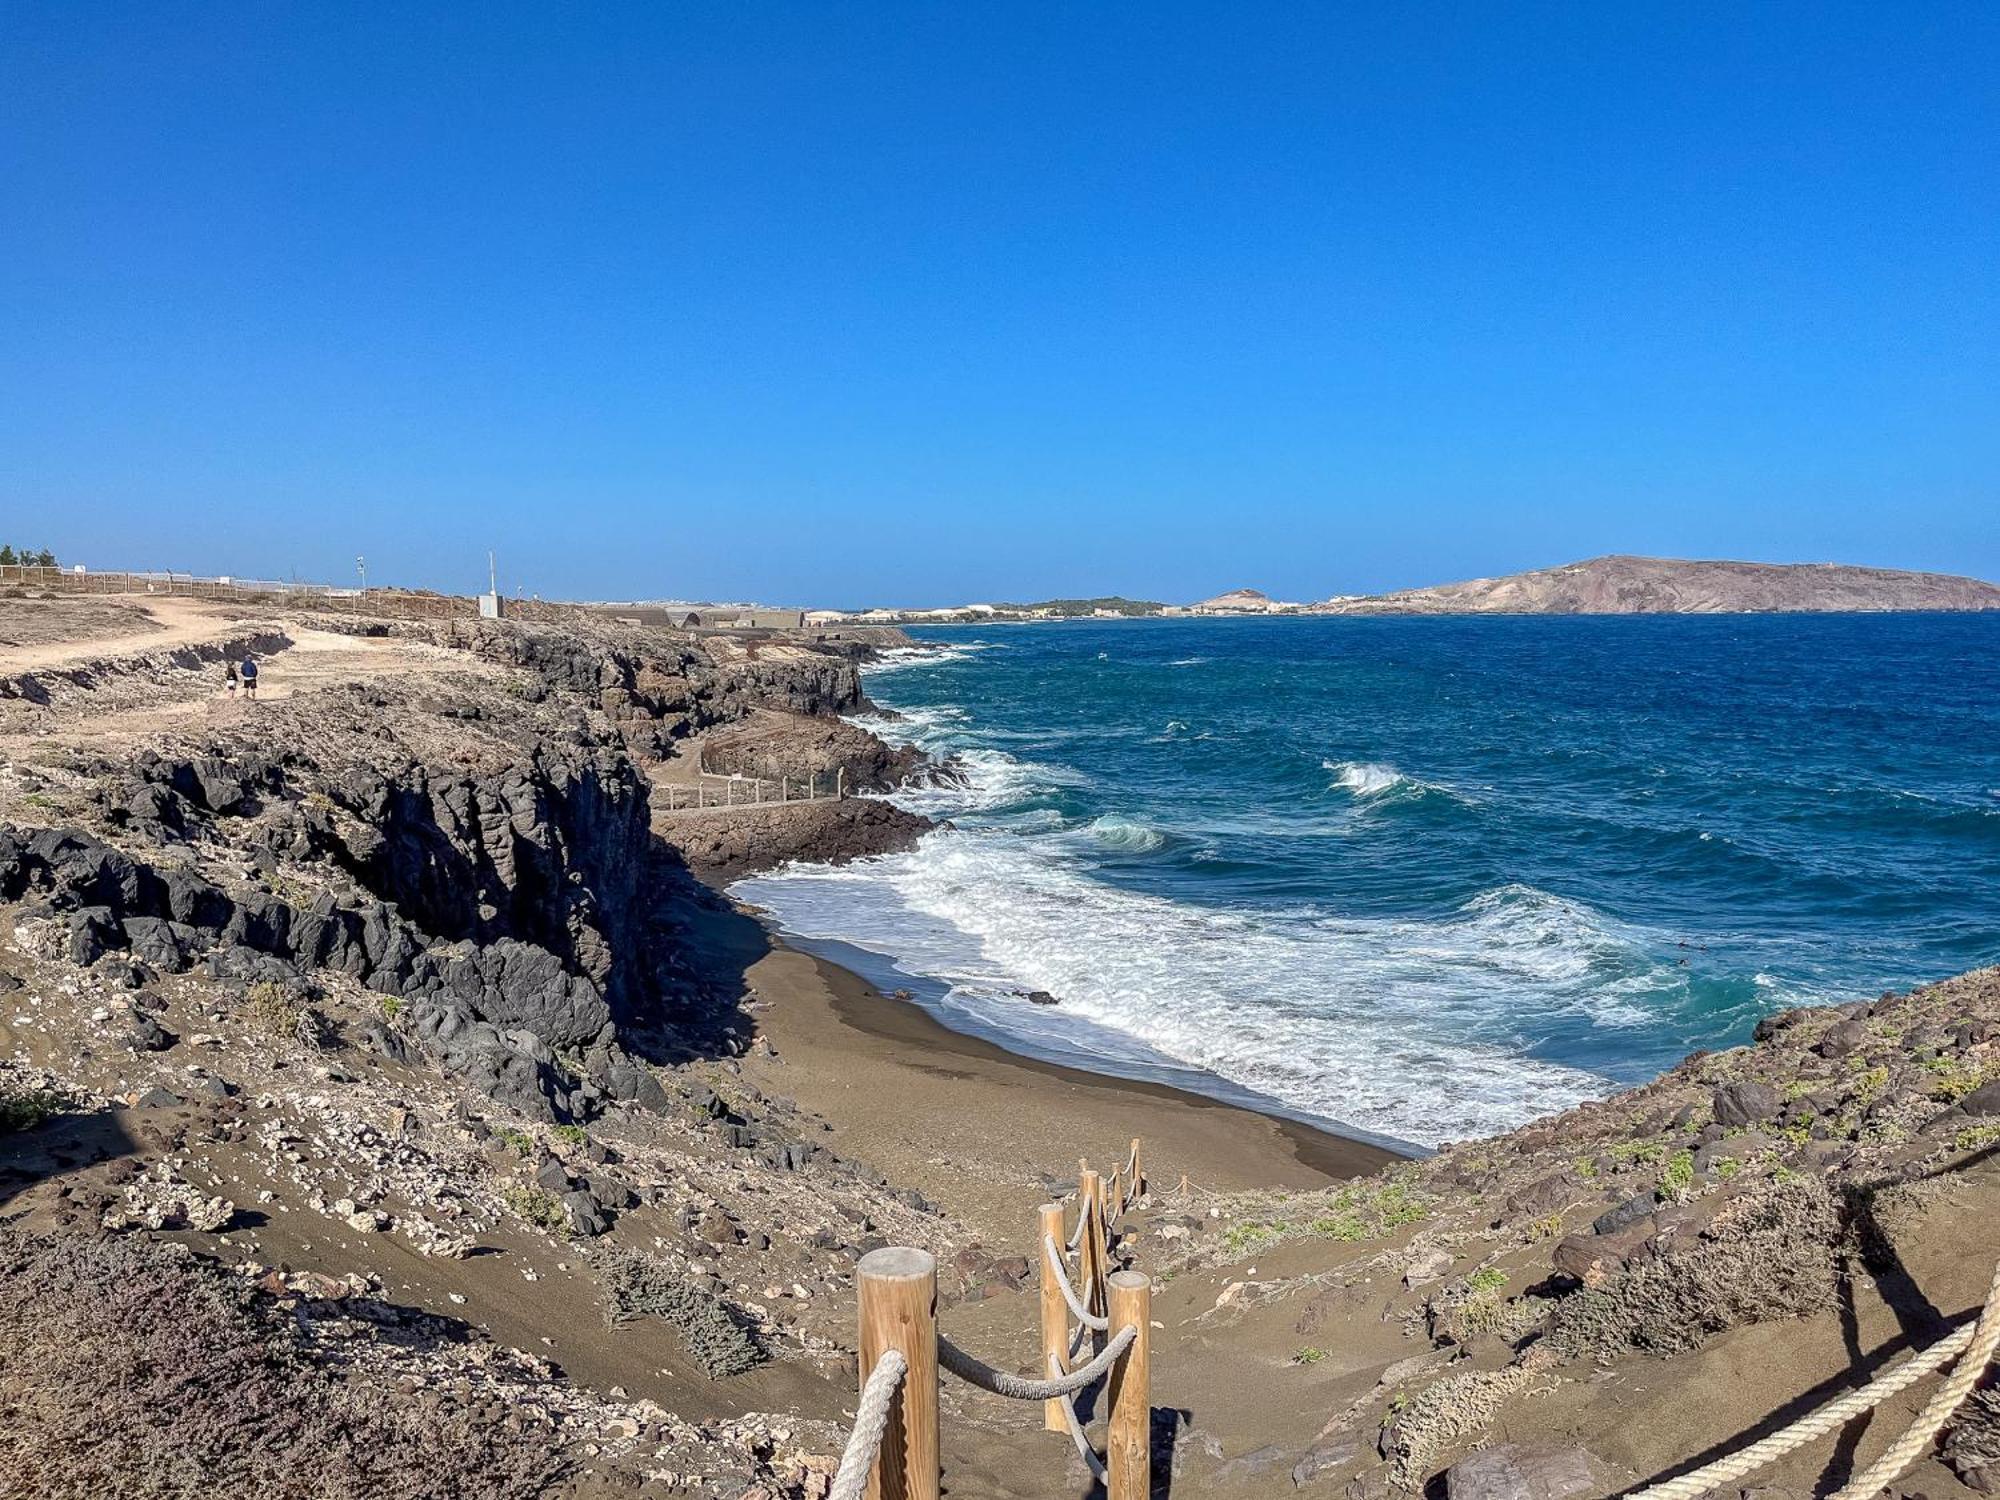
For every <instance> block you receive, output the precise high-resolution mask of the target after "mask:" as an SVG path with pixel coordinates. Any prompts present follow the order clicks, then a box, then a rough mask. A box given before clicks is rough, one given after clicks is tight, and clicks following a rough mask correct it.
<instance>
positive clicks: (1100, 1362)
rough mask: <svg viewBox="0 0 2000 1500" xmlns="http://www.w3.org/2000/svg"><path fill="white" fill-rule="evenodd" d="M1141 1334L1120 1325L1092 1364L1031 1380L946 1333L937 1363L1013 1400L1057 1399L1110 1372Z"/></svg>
mask: <svg viewBox="0 0 2000 1500" xmlns="http://www.w3.org/2000/svg"><path fill="white" fill-rule="evenodd" d="M1138 1336H1139V1331H1138V1330H1137V1329H1136V1328H1131V1327H1126V1328H1121V1329H1119V1330H1118V1331H1117V1332H1116V1333H1115V1334H1113V1335H1112V1336H1111V1339H1110V1341H1109V1342H1108V1343H1106V1344H1105V1346H1104V1350H1103V1352H1102V1353H1100V1354H1099V1355H1098V1356H1097V1357H1096V1358H1095V1359H1093V1360H1091V1362H1090V1363H1089V1364H1087V1365H1078V1366H1077V1367H1076V1368H1075V1369H1074V1370H1071V1371H1070V1372H1069V1373H1068V1374H1066V1375H1058V1376H1056V1377H1055V1378H1054V1379H1051V1380H1029V1379H1028V1378H1026V1377H1025V1376H1021V1375H1010V1374H1008V1373H1007V1372H1006V1371H1005V1370H1000V1369H995V1368H994V1367H993V1366H992V1365H989V1364H988V1363H986V1361H985V1360H983V1359H980V1358H978V1357H976V1356H974V1355H971V1354H967V1353H966V1352H965V1351H964V1350H963V1349H961V1348H959V1347H958V1345H956V1344H954V1343H953V1342H952V1341H951V1340H950V1339H948V1338H946V1337H945V1336H944V1335H943V1334H939V1335H938V1363H939V1364H941V1365H943V1366H944V1367H945V1369H947V1370H949V1371H951V1373H952V1374H954V1375H956V1376H957V1377H958V1378H959V1379H960V1380H963V1381H964V1382H965V1383H966V1384H967V1385H976V1386H978V1387H979V1388H980V1389H981V1390H982V1391H991V1392H992V1393H993V1394H994V1395H996V1396H1005V1397H1006V1398H1007V1399H1008V1400H1010V1401H1058V1400H1061V1399H1062V1398H1063V1397H1065V1396H1074V1395H1075V1394H1076V1393H1077V1392H1078V1391H1081V1390H1085V1389H1087V1388H1088V1387H1090V1386H1093V1385H1095V1384H1097V1380H1098V1377H1099V1376H1101V1375H1106V1374H1109V1373H1110V1370H1111V1367H1112V1366H1113V1365H1115V1364H1117V1363H1118V1361H1119V1360H1120V1359H1122V1358H1124V1355H1125V1351H1126V1350H1127V1349H1130V1348H1131V1347H1132V1341H1133V1340H1134V1339H1136V1338H1137V1337H1138Z"/></svg>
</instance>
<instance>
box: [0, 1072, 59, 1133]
mask: <svg viewBox="0 0 2000 1500" xmlns="http://www.w3.org/2000/svg"><path fill="white" fill-rule="evenodd" d="M61 1110H62V1101H61V1100H60V1099H59V1098H57V1097H56V1096H55V1095H54V1094H51V1093H47V1092H44V1091H42V1090H38V1089H29V1088H22V1087H19V1086H17V1085H7V1084H0V1135H5V1134H7V1133H8V1132H9V1131H14V1130H33V1129H34V1128H35V1127H36V1126H37V1125H39V1124H41V1123H42V1121H44V1120H46V1119H48V1118H49V1117H50V1116H51V1115H55V1114H59V1113H61Z"/></svg>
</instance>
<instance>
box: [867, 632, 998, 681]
mask: <svg viewBox="0 0 2000 1500" xmlns="http://www.w3.org/2000/svg"><path fill="white" fill-rule="evenodd" d="M1000 645H1001V642H999V641H951V642H949V643H947V644H940V645H933V644H925V645H918V646H885V647H883V648H882V649H881V650H880V651H878V652H876V654H875V655H874V656H873V657H872V658H871V659H870V660H868V661H865V662H863V663H862V664H861V676H862V679H863V680H864V681H866V680H867V679H868V678H870V677H881V676H884V675H887V674H888V673H891V672H903V671H907V670H908V669H909V668H911V667H935V666H939V665H941V664H943V663H945V662H954V661H969V660H971V658H972V657H973V656H974V655H976V654H977V653H978V652H981V651H993V650H997V649H999V647H1000Z"/></svg>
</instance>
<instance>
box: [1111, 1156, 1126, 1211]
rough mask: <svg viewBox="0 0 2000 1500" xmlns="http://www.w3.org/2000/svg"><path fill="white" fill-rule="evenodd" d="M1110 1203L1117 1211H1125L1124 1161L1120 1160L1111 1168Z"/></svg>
mask: <svg viewBox="0 0 2000 1500" xmlns="http://www.w3.org/2000/svg"><path fill="white" fill-rule="evenodd" d="M1110 1192H1111V1205H1112V1208H1113V1209H1114V1211H1116V1212H1118V1213H1121V1214H1122V1213H1123V1212H1125V1163H1124V1162H1122V1161H1121V1162H1120V1163H1118V1165H1117V1166H1115V1167H1113V1168H1112V1169H1111V1189H1110Z"/></svg>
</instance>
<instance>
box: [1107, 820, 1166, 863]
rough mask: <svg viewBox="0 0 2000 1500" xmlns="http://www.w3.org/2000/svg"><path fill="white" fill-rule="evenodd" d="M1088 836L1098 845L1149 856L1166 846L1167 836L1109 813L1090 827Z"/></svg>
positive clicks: (1146, 825)
mask: <svg viewBox="0 0 2000 1500" xmlns="http://www.w3.org/2000/svg"><path fill="white" fill-rule="evenodd" d="M1090 836H1091V837H1092V838H1094V839H1096V840H1097V842H1098V843H1100V844H1109V845H1110V846H1111V847H1112V848H1114V849H1124V850H1131V851H1134V852H1136V853H1140V854H1150V853H1151V852H1152V851H1153V850H1155V849H1164V848H1165V847H1166V845H1167V836H1166V834H1164V833H1162V832H1161V831H1160V830H1159V829H1157V828H1154V827H1152V826H1151V825H1149V824H1146V823H1140V822H1136V821H1134V820H1133V819H1131V818H1118V817H1113V816H1112V815H1111V814H1110V813H1106V814H1105V815H1104V816H1103V817H1101V818H1098V819H1097V820H1096V821H1095V822H1093V823H1092V824H1091V825H1090Z"/></svg>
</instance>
